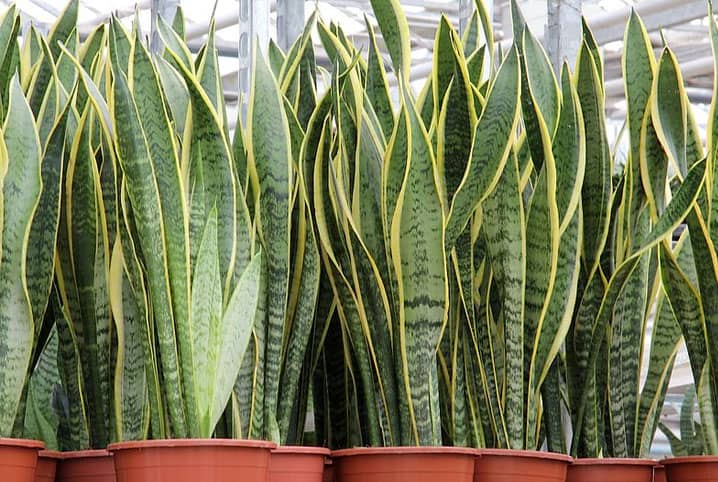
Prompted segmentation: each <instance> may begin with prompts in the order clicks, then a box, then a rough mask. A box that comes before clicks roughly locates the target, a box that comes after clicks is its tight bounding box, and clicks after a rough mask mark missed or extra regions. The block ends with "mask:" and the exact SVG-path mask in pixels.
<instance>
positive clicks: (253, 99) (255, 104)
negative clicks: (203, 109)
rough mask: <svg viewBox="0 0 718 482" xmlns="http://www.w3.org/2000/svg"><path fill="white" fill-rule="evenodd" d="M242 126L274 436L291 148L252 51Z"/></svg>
mask: <svg viewBox="0 0 718 482" xmlns="http://www.w3.org/2000/svg"><path fill="white" fill-rule="evenodd" d="M255 59H256V60H255V66H256V67H255V69H254V74H253V75H254V80H253V82H252V85H253V93H252V95H251V96H250V103H249V106H250V107H249V113H248V116H247V118H248V129H249V134H248V138H249V142H250V146H251V147H250V149H249V152H250V157H249V159H250V160H249V163H250V167H249V169H250V173H251V176H252V182H253V185H254V192H255V193H256V196H257V199H256V200H255V203H254V204H255V206H257V207H258V215H257V224H258V234H259V239H260V241H261V243H262V246H263V247H264V252H265V255H266V262H267V322H268V327H267V329H268V332H267V354H266V356H267V358H266V360H265V366H266V370H267V371H266V373H265V383H266V386H265V390H266V391H265V401H264V410H265V414H264V416H265V425H266V427H267V430H268V432H267V434H266V436H267V437H269V438H270V439H271V440H279V428H278V426H277V420H276V410H277V400H278V395H279V394H278V390H279V377H280V363H281V347H282V336H283V333H284V324H285V320H286V311H287V297H288V290H289V287H288V283H289V242H290V229H291V222H290V216H291V204H290V202H291V199H290V192H291V190H292V151H291V144H290V132H289V125H288V121H287V116H286V113H285V111H284V107H283V102H282V99H281V94H280V92H279V86H278V85H277V82H276V80H275V79H274V76H273V75H272V72H271V70H270V68H269V65H267V62H266V60H265V59H264V58H263V56H262V55H261V54H260V53H259V52H255Z"/></svg>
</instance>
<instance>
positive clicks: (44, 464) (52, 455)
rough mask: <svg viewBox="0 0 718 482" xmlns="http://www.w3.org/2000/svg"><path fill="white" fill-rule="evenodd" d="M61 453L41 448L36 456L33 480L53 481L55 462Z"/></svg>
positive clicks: (55, 468) (41, 481)
mask: <svg viewBox="0 0 718 482" xmlns="http://www.w3.org/2000/svg"><path fill="white" fill-rule="evenodd" d="M61 457H62V453H60V452H55V451H53V450H41V451H40V453H39V454H38V456H37V466H36V467H35V482H55V472H56V471H57V462H58V460H59V459H60V458H61Z"/></svg>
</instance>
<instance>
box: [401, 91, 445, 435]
mask: <svg viewBox="0 0 718 482" xmlns="http://www.w3.org/2000/svg"><path fill="white" fill-rule="evenodd" d="M404 103H405V106H406V110H405V112H406V114H405V115H407V116H408V121H407V125H408V133H409V139H410V144H409V153H408V154H409V155H408V158H407V163H406V173H405V176H404V181H403V183H402V188H401V191H400V193H399V198H398V200H397V205H396V211H395V212H394V216H393V219H392V226H391V234H392V236H391V253H392V258H393V262H394V270H395V272H396V277H397V284H398V299H399V303H400V304H399V347H400V348H399V349H400V352H401V360H402V364H403V372H404V380H403V383H404V389H405V390H406V392H407V400H408V403H409V414H410V417H411V420H410V423H411V435H410V438H409V440H411V441H412V442H413V443H415V444H421V445H437V444H438V443H440V440H441V433H440V426H439V424H440V422H439V414H438V413H437V412H438V411H437V410H436V409H435V408H434V407H433V403H434V400H435V401H436V402H438V379H437V378H436V373H435V370H436V368H435V367H436V365H435V364H434V353H435V350H436V347H437V346H438V343H439V338H440V336H441V332H442V330H443V327H444V323H445V317H446V310H447V307H448V305H447V302H448V299H447V296H448V293H447V277H446V276H447V275H446V258H445V255H444V239H443V238H444V236H443V234H444V230H443V226H444V215H443V207H442V202H441V196H440V193H439V188H438V185H437V178H436V172H435V170H434V169H435V167H434V166H435V160H434V154H433V151H432V148H431V145H430V143H429V139H428V136H427V134H426V131H425V129H424V126H423V123H422V122H421V119H420V118H419V113H418V112H417V111H416V108H415V106H414V105H413V103H412V102H411V100H409V99H408V97H407V96H406V93H404Z"/></svg>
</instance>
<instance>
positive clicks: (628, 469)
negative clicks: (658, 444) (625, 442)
mask: <svg viewBox="0 0 718 482" xmlns="http://www.w3.org/2000/svg"><path fill="white" fill-rule="evenodd" d="M655 465H656V462H655V461H653V460H646V459H612V458H606V459H576V460H574V461H573V464H571V467H569V469H568V477H567V482H607V481H610V482H652V481H653V467H654V466H655Z"/></svg>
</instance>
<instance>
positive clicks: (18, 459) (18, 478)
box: [0, 438, 45, 482]
mask: <svg viewBox="0 0 718 482" xmlns="http://www.w3.org/2000/svg"><path fill="white" fill-rule="evenodd" d="M43 448H45V446H44V445H43V444H42V442H38V441H36V440H21V439H10V438H0V481H2V482H32V481H33V478H34V477H35V466H36V465H37V453H38V452H39V451H40V450H41V449H43Z"/></svg>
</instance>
